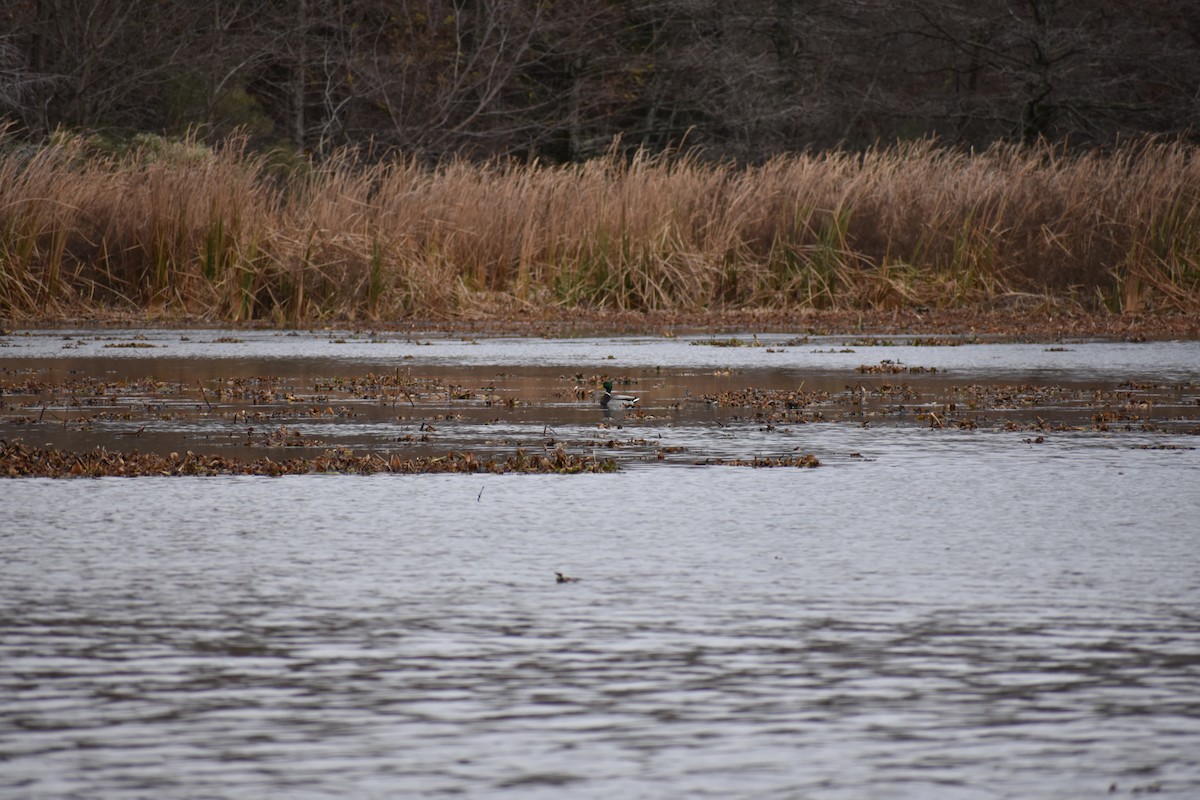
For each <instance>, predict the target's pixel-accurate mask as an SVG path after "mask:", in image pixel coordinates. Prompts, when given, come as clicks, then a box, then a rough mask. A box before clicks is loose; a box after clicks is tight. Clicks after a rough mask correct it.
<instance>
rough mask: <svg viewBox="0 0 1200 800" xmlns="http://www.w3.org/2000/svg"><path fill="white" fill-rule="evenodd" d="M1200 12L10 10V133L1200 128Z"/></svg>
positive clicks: (480, 135)
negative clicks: (1198, 121)
mask: <svg viewBox="0 0 1200 800" xmlns="http://www.w3.org/2000/svg"><path fill="white" fill-rule="evenodd" d="M1198 111H1200V3H1197V2H1195V0H891V1H890V2H888V1H885V0H736V1H733V0H329V1H328V2H318V0H208V1H207V2H197V0H6V1H5V2H4V3H0V119H3V120H7V121H8V124H9V126H10V128H11V129H12V130H10V133H14V132H15V133H17V134H18V135H20V136H22V137H27V138H31V139H41V138H43V137H44V136H45V135H46V134H49V133H51V132H53V131H54V130H56V129H59V128H65V129H69V130H76V131H79V130H85V131H90V132H104V133H106V134H107V135H111V136H113V137H114V138H116V139H118V140H119V139H120V138H121V137H128V136H129V135H130V134H131V133H136V132H150V133H156V134H163V135H168V136H172V135H182V134H184V133H185V132H187V131H193V132H194V133H195V132H198V133H196V135H199V136H201V137H202V138H204V139H207V140H209V141H212V142H218V141H221V140H224V139H226V138H228V137H229V136H230V135H231V134H232V133H233V132H235V131H240V132H243V133H244V134H248V135H249V137H250V140H251V142H252V145H253V146H255V147H256V148H264V149H265V148H277V147H281V146H282V147H287V148H292V149H295V150H297V151H301V152H303V153H305V154H308V155H310V156H313V157H315V158H318V159H319V158H321V157H323V156H325V155H328V154H331V153H334V152H342V151H344V150H345V149H346V148H352V149H354V150H356V151H358V152H360V153H363V154H365V155H367V156H368V157H372V156H375V157H382V156H384V155H388V154H392V153H397V152H399V153H403V154H405V155H406V156H416V157H419V158H421V159H422V160H424V161H427V162H436V161H439V160H443V159H445V158H446V157H448V156H450V155H454V156H467V157H471V158H486V157H494V156H501V157H515V158H518V159H535V158H536V159H538V160H540V161H542V162H544V163H565V162H578V161H582V160H586V159H588V158H591V157H594V156H597V155H599V154H603V153H605V152H607V151H609V149H610V148H611V147H612V146H613V143H614V142H619V147H620V148H624V149H628V150H634V149H639V148H640V149H643V150H648V151H650V152H659V151H664V150H670V149H676V148H680V147H681V146H682V147H688V148H691V147H696V148H700V149H701V150H702V152H704V153H705V154H706V157H712V158H715V159H732V160H734V161H737V162H740V163H754V162H760V161H762V160H764V159H766V158H768V157H770V156H772V155H775V154H779V153H784V152H796V151H802V150H811V149H818V150H819V149H826V148H834V147H836V148H842V149H851V150H853V149H858V148H864V147H870V146H873V145H875V144H878V143H881V142H882V143H890V142H895V141H897V140H911V139H920V138H927V137H936V139H937V140H938V141H940V142H942V143H943V144H946V145H948V146H955V147H957V146H963V147H971V148H976V147H984V146H987V145H990V144H993V143H995V142H998V141H1006V142H1026V143H1028V142H1033V141H1035V140H1050V141H1055V142H1066V143H1068V145H1069V146H1071V147H1080V148H1092V147H1096V146H1108V145H1110V144H1112V143H1114V142H1118V141H1120V140H1121V139H1123V138H1124V139H1128V138H1130V137H1136V136H1142V135H1145V134H1166V135H1169V136H1171V137H1174V138H1184V139H1191V138H1193V137H1194V136H1195V133H1196V132H1195V130H1194V126H1195V121H1196V119H1197V118H1198Z"/></svg>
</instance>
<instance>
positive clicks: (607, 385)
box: [604, 381, 612, 394]
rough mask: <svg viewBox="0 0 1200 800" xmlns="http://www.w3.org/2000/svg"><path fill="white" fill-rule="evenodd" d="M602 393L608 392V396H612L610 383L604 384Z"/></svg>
mask: <svg viewBox="0 0 1200 800" xmlns="http://www.w3.org/2000/svg"><path fill="white" fill-rule="evenodd" d="M604 391H606V392H608V393H609V394H612V381H605V382H604Z"/></svg>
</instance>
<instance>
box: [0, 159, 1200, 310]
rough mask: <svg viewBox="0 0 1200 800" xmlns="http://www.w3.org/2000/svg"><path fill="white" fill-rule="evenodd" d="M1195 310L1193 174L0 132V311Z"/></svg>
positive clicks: (1198, 259)
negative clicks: (540, 159) (272, 147)
mask: <svg viewBox="0 0 1200 800" xmlns="http://www.w3.org/2000/svg"><path fill="white" fill-rule="evenodd" d="M1064 302H1065V303H1069V304H1072V305H1073V306H1076V307H1081V308H1085V309H1091V310H1096V309H1107V310H1110V311H1142V310H1147V309H1155V310H1188V311H1194V310H1197V309H1198V308H1200V164H1198V163H1197V158H1196V151H1195V150H1194V149H1193V148H1190V147H1188V146H1185V145H1182V144H1175V143H1163V142H1144V143H1139V144H1137V145H1129V146H1126V147H1124V148H1123V149H1119V150H1117V151H1115V152H1110V153H1084V154H1071V153H1067V152H1065V151H1062V150H1060V149H1056V148H1054V147H1052V146H1042V147H1037V148H1032V149H1030V148H1018V147H1010V146H998V147H995V148H993V149H991V150H988V151H986V152H983V153H976V154H966V153H962V152H958V151H952V150H948V149H943V148H940V147H937V146H935V145H933V144H930V143H920V144H910V145H903V146H897V147H892V148H881V149H877V150H873V151H869V152H866V153H848V152H827V153H816V154H805V155H788V156H780V157H778V158H775V159H773V160H771V161H768V162H766V163H764V164H761V165H757V166H748V167H737V166H733V165H729V164H712V163H707V162H704V161H703V160H701V159H700V158H698V157H696V156H693V155H675V156H651V155H647V154H637V155H634V156H633V157H630V158H625V157H621V156H618V155H615V154H614V155H611V156H609V157H607V158H603V159H598V160H594V161H589V162H587V163H583V164H578V165H568V166H561V167H552V166H542V165H537V164H533V165H526V164H516V163H487V164H475V163H467V162H451V163H446V164H443V165H440V166H437V167H427V166H423V165H421V164H420V163H418V162H417V161H415V160H393V161H390V162H386V163H377V164H362V163H359V162H357V161H356V160H355V159H354V158H353V157H351V156H350V155H348V154H347V155H343V156H340V157H338V158H334V159H332V160H330V161H327V162H323V163H321V164H301V165H298V166H296V165H293V166H292V168H291V169H289V170H287V171H280V170H279V169H277V168H276V167H275V166H273V164H272V163H271V162H270V161H269V159H268V158H267V157H266V156H264V155H260V154H255V153H251V152H249V151H247V150H246V149H245V148H244V147H243V145H242V143H241V142H239V141H237V140H233V141H229V142H227V143H225V144H224V145H223V146H221V147H218V148H215V149H209V148H206V147H202V146H200V145H198V144H196V143H195V142H190V141H182V142H172V143H163V142H162V141H161V140H155V141H154V142H153V146H151V145H150V144H149V143H147V144H145V145H143V146H138V147H134V148H132V149H130V150H129V151H127V152H122V153H119V154H114V153H111V152H105V151H102V150H98V149H96V148H94V147H93V146H92V145H91V144H90V142H89V140H87V139H85V138H83V137H77V136H58V137H56V138H55V139H54V140H53V141H51V142H50V143H49V144H47V145H46V146H43V147H40V148H36V149H31V148H28V147H22V146H18V145H17V143H16V142H14V141H12V140H4V139H0V314H4V315H6V316H8V317H12V318H20V317H23V316H26V317H27V316H39V317H53V316H56V315H62V314H68V313H70V314H81V313H82V314H86V313H89V312H97V311H102V310H105V309H110V310H111V309H121V310H142V311H144V312H145V313H147V314H148V315H151V316H158V317H168V318H169V317H172V316H182V315H193V316H194V315H200V316H204V317H207V318H211V319H219V320H224V321H232V322H243V321H249V320H266V321H270V322H274V323H277V324H295V323H301V322H313V321H319V320H324V319H333V318H337V319H350V320H355V319H388V318H395V317H400V316H431V317H435V316H455V315H463V314H478V313H481V311H482V310H484V309H489V308H496V307H504V308H507V309H510V310H512V309H515V310H516V311H518V312H519V311H520V310H522V309H528V310H535V309H536V310H544V309H546V308H550V309H554V308H559V309H570V308H577V307H582V308H589V309H591V308H599V309H614V310H648V311H671V310H678V311H685V312H696V311H704V310H711V309H738V308H762V309H777V310H778V309H790V308H830V309H855V308H857V309H872V310H879V309H891V308H913V307H929V308H965V307H986V308H997V307H1003V306H1005V305H1008V304H1017V305H1028V304H1031V303H1032V304H1036V303H1053V304H1061V303H1064Z"/></svg>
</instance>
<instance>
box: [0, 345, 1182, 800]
mask: <svg viewBox="0 0 1200 800" xmlns="http://www.w3.org/2000/svg"><path fill="white" fill-rule="evenodd" d="M695 349H701V348H699V347H697V348H695ZM709 349H712V348H709ZM948 349H956V350H961V348H948ZM860 360H865V359H860ZM878 360H879V359H876V362H877V361H878ZM148 363H153V362H148ZM662 367H663V372H664V373H665V374H666V377H664V378H662V379H661V380H662V381H663V385H664V389H663V390H662V391H663V392H664V396H663V398H660V399H652V401H651V404H652V405H657V406H659V407H663V408H665V407H666V406H667V405H668V402H667V400H666V395H667V394H676V395H678V394H682V393H681V392H678V391H677V389H676V388H672V387H677V386H679V385H680V384H678V383H677V381H683V380H688V379H689V378H688V377H687V376H686V375H684V373H686V372H687V370H685V369H682V368H679V367H677V366H675V365H672V364H670V363H668V362H665V361H664V362H663V363H662ZM473 369H474V368H473ZM478 369H480V370H483V369H487V368H486V367H478ZM496 371H497V370H496V369H491V370H490V372H491V373H492V374H493V375H494V373H495V372H496ZM505 371H506V372H509V373H520V374H522V375H527V376H531V377H529V378H528V380H529V381H530V384H529V387H531V388H528V389H523V390H522V391H523V392H528V393H529V396H530V397H535V396H536V394H537V392H541V391H543V390H545V389H546V388H547V387H558V386H560V384H559V383H558V380H557V376H558V375H559V374H560V373H562V372H563V370H561V369H557V368H552V369H551V370H549V371H548V372H546V373H545V374H544V375H543V373H539V372H537V371H536V370H534V369H532V368H530V369H528V370H526V369H521V370H517V369H511V368H510V369H506V370H505ZM753 375H754V380H753V381H745V380H739V378H743V379H744V377H745V376H744V375H743V376H738V375H734V376H732V378H733V380H734V386H735V387H736V386H739V385H747V384H748V383H753V384H755V385H760V384H762V383H764V382H765V381H767V380H768V378H766V377H764V376H766V375H768V373H766V372H759V373H753ZM539 376H541V377H539ZM547 376H548V377H547ZM709 377H711V378H713V379H715V380H724V376H709ZM856 377H857V376H851V375H848V374H842V373H838V372H837V371H830V372H829V373H828V374H826V375H825V378H824V380H828V381H830V382H831V383H832V382H834V381H840V382H841V383H842V385H844V384H845V382H846V381H847V380H851V379H854V378H856ZM1126 377H1127V376H1126V375H1124V374H1122V373H1120V372H1114V373H1113V374H1112V375H1111V376H1110V377H1109V378H1106V380H1108V381H1110V383H1111V384H1114V385H1115V383H1116V382H1118V381H1121V380H1125V379H1126ZM806 379H807V380H820V379H822V378H820V376H809V377H808V378H806ZM776 380H778V381H779V383H780V384H782V385H790V384H792V383H794V380H793V377H790V376H787V375H785V376H782V377H778V378H776ZM1172 380H1174V381H1176V382H1179V381H1180V379H1179V378H1178V377H1177V378H1173V379H1172ZM648 385H651V384H649V383H648V384H646V386H648ZM537 386H540V387H542V388H532V387H537ZM1189 393H1194V390H1192V389H1187V390H1184V391H1183V393H1182V394H1181V397H1182V398H1183V399H1184V400H1190V399H1191V394H1189ZM555 402H557V401H552V400H544V401H543V405H542V406H540V407H539V406H534V407H532V408H531V406H516V407H514V408H512V409H506V410H505V411H504V412H503V416H504V418H503V419H502V421H501V422H499V423H495V424H494V425H492V426H490V427H492V428H495V429H496V434H495V435H496V437H497V438H498V439H502V438H505V437H514V436H525V435H531V434H530V432H531V431H532V429H533V428H534V427H535V426H536V425H537V417H538V414H540V413H544V410H545V408H548V407H556V406H554V403H555ZM562 407H563V408H564V409H566V410H565V411H564V412H563V413H564V415H567V416H569V415H578V422H577V423H570V422H569V421H568V422H560V423H558V424H559V425H562V426H563V427H564V428H567V427H569V425H571V424H576V425H577V426H578V431H576V432H574V433H571V432H564V431H558V432H557V435H558V436H560V437H564V436H568V435H570V436H572V437H575V436H577V435H578V436H579V437H583V436H584V435H585V431H595V430H598V429H597V428H596V426H597V425H598V424H600V423H601V422H603V420H602V418H601V417H600V416H599V415H600V412H599V410H597V409H594V408H591V407H590V406H582V405H581V406H579V407H578V408H576V407H575V406H573V405H571V402H570V401H567V400H563V401H562ZM389 412H390V409H389ZM411 413H418V412H411ZM419 413H421V414H428V413H430V412H428V411H427V410H426V411H420V412H419ZM481 413H485V412H481ZM704 413H708V412H704ZM712 413H713V414H714V417H713V418H712V419H711V420H709V421H707V422H706V421H705V420H704V419H703V418H702V417H701V412H700V411H697V412H695V413H694V414H691V415H687V416H677V417H669V416H667V415H664V419H665V420H666V421H661V420H660V421H658V422H654V423H653V425H654V426H655V427H654V428H652V429H651V430H650V432H651V433H652V434H653V433H655V432H661V433H662V434H663V435H664V436H666V437H671V436H677V435H678V436H683V437H684V438H687V437H691V438H692V440H693V445H694V447H695V448H697V449H702V450H704V452H723V450H722V448H727V449H728V451H729V452H734V451H738V450H739V449H740V450H745V449H746V448H750V449H754V448H757V447H765V446H768V444H770V443H777V442H778V441H779V437H782V436H786V437H788V441H789V442H791V443H792V444H791V445H789V446H796V447H802V449H803V450H804V451H811V452H815V453H817V454H818V455H819V456H820V457H821V458H822V460H823V461H824V462H825V463H826V464H827V465H828V466H826V467H825V468H822V469H815V470H794V469H774V470H748V469H733V468H726V469H713V468H695V467H686V466H682V462H679V465H677V466H676V467H675V468H666V469H664V468H659V467H658V466H656V464H655V463H654V462H647V463H644V464H643V463H642V462H639V461H633V462H630V463H629V465H628V468H627V469H626V470H625V471H624V472H622V473H619V474H616V475H605V476H573V477H562V476H506V477H505V476H502V477H496V476H460V475H451V476H387V475H380V476H374V477H370V478H364V477H357V478H350V477H343V476H309V477H296V478H280V479H268V478H213V479H188V478H176V479H136V480H129V479H99V480H87V481H80V480H74V481H71V480H67V481H51V480H20V481H2V482H0V505H2V506H3V509H4V520H3V527H2V528H0V547H2V548H3V554H4V558H3V559H0V587H3V589H2V591H0V797H13V798H18V797H19V798H24V797H99V798H109V797H129V798H133V797H156V798H170V797H177V798H191V797H257V796H266V797H280V796H286V797H330V796H334V795H338V796H351V797H406V796H441V795H465V796H470V797H480V796H484V797H500V796H503V797H514V798H516V797H520V798H525V797H555V798H560V797H564V796H565V797H572V798H574V797H584V798H611V797H779V798H797V797H803V798H819V799H821V800H825V799H827V798H828V799H831V800H832V799H835V798H836V799H840V798H864V797H865V798H876V797H878V798H884V797H886V798H894V797H911V798H927V797H944V798H1030V797H1033V798H1077V797H1094V796H1100V795H1104V796H1110V789H1111V790H1112V791H1111V796H1124V797H1132V796H1143V795H1148V794H1151V793H1154V794H1156V795H1157V796H1170V797H1180V798H1191V797H1196V796H1198V795H1200V766H1198V765H1197V762H1196V759H1195V753H1196V752H1198V751H1200V613H1198V612H1197V609H1200V556H1198V555H1197V554H1198V552H1200V550H1198V549H1197V538H1196V536H1197V534H1196V523H1195V520H1196V519H1198V518H1200V492H1197V491H1196V489H1195V487H1196V486H1197V485H1198V484H1200V457H1198V455H1197V453H1198V452H1200V451H1196V450H1192V449H1182V448H1184V447H1189V446H1192V445H1193V444H1194V442H1195V437H1194V436H1192V435H1189V434H1188V433H1187V432H1186V430H1185V428H1186V426H1182V427H1180V428H1177V429H1174V430H1172V431H1167V432H1162V431H1153V430H1151V431H1131V432H1122V433H1121V434H1120V435H1117V434H1115V433H1105V432H1102V431H1096V430H1085V431H1062V432H1055V433H1054V434H1052V435H1049V434H1048V435H1047V436H1046V438H1045V441H1043V442H1041V443H1037V444H1035V443H1033V442H1032V440H1030V436H1029V434H1028V433H1027V432H1020V431H1018V432H1006V431H1004V430H1002V429H988V430H985V429H974V430H972V429H962V430H958V429H955V430H950V429H935V428H931V427H930V426H929V424H928V423H916V422H915V421H913V422H905V421H903V420H896V421H892V422H891V423H889V424H882V423H880V424H873V425H871V426H870V427H863V426H862V425H861V424H855V423H839V424H806V425H802V426H801V425H798V426H794V429H793V430H792V431H791V432H790V433H787V434H783V433H780V432H779V431H766V430H759V429H760V428H763V427H765V426H764V425H762V424H760V423H755V422H753V421H746V422H738V421H736V420H731V419H728V418H726V417H724V416H722V414H724V413H725V412H721V413H720V414H718V413H717V412H712ZM1193 413H1194V412H1193ZM521 414H528V416H526V417H522V416H520V415H521ZM584 415H591V416H590V417H585V416H584ZM1168 416H1174V417H1182V416H1184V410H1183V406H1182V405H1181V406H1179V407H1178V408H1177V409H1176V410H1175V411H1174V412H1172V414H1171V415H1168ZM360 421H362V420H360ZM618 422H619V421H618ZM364 424H370V425H379V426H385V425H392V424H398V423H396V421H395V418H394V416H391V417H390V418H389V419H384V418H383V416H381V418H380V419H379V420H376V421H374V422H371V423H365V422H364ZM619 424H624V423H619ZM638 424H642V425H648V424H650V423H638ZM484 427H487V426H485V425H484V423H482V422H481V423H479V428H480V430H482V429H483V428H484ZM613 430H614V433H613V435H614V436H616V435H621V436H624V435H627V434H628V435H635V434H629V433H628V429H627V428H622V429H619V430H618V429H613ZM731 431H732V432H734V433H736V435H734V433H731ZM439 433H440V431H439ZM538 433H539V435H540V431H539V432H538ZM645 433H646V431H642V432H641V433H637V434H636V435H639V436H644V435H645ZM5 434H6V435H9V434H11V430H6V431H5ZM364 435H366V434H364ZM371 435H375V434H371ZM586 435H591V434H590V433H587V434H586ZM723 435H728V436H730V438H728V439H722V438H720V437H721V436H723ZM754 437H757V438H754ZM1165 445H1173V446H1174V448H1173V449H1165V448H1164V447H1162V446H1165ZM772 446H774V445H772ZM851 454H854V455H853V456H852V455H851ZM556 570H561V571H564V572H566V573H568V574H571V575H575V576H579V577H580V578H581V581H580V582H578V583H573V584H566V585H559V584H556V583H555V581H554V572H555V571H556Z"/></svg>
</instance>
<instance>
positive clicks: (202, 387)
mask: <svg viewBox="0 0 1200 800" xmlns="http://www.w3.org/2000/svg"><path fill="white" fill-rule="evenodd" d="M196 385H197V386H199V387H200V397H201V398H202V399H203V400H204V405H206V406H208V410H209V411H212V403H210V402H208V392H206V391H204V384H203V383H201V382H200V381H196Z"/></svg>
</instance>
